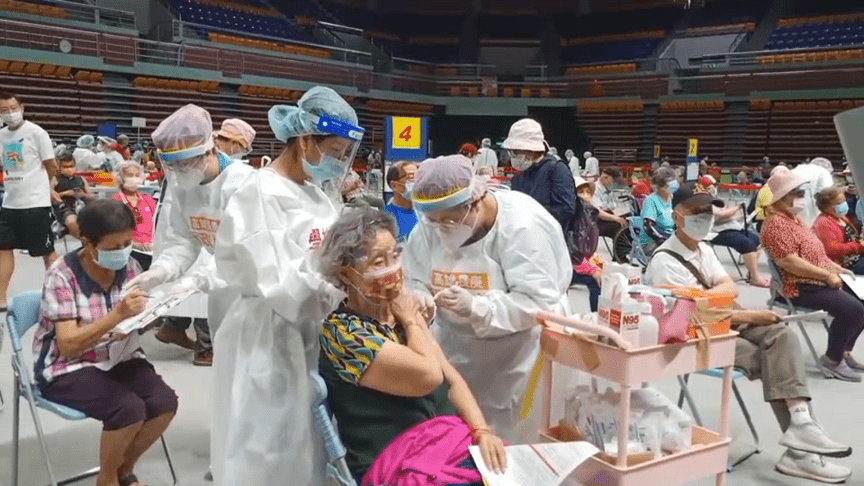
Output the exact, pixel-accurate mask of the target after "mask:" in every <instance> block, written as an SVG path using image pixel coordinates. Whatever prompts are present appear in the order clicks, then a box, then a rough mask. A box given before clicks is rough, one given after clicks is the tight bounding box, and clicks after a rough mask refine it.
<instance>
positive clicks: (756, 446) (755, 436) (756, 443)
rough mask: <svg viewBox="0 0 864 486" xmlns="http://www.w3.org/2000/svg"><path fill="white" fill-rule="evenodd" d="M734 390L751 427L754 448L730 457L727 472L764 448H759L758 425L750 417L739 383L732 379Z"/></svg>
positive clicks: (748, 425) (745, 418)
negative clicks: (735, 456)
mask: <svg viewBox="0 0 864 486" xmlns="http://www.w3.org/2000/svg"><path fill="white" fill-rule="evenodd" d="M732 392H733V393H735V399H736V400H737V401H738V406H739V407H740V408H741V413H742V414H744V420H745V421H746V422H747V427H749V428H750V434H751V435H753V442H754V446H753V450H751V451H750V452H748V453H746V454H743V455H741V457H739V458H737V459H735V460H733V459H732V458H731V457H730V458H729V463H728V465H727V467H726V472H732V471H733V470H734V469H735V468H736V467H737V466H738V465H739V464H741V463H742V462H744V461H746V460H747V459H750V458H751V457H752V456H753V455H755V454H759V453H760V452H762V450H761V449H760V448H759V434H758V433H757V432H756V427H755V426H754V425H753V419H752V418H751V417H750V412H749V411H748V410H747V406H746V405H745V404H744V399H743V398H742V397H741V392H740V391H738V385H737V384H735V380H733V381H732Z"/></svg>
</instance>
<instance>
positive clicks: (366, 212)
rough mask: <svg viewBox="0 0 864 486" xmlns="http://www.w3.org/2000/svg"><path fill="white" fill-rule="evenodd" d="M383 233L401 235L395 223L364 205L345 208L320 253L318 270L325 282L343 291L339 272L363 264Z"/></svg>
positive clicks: (390, 218) (387, 216)
mask: <svg viewBox="0 0 864 486" xmlns="http://www.w3.org/2000/svg"><path fill="white" fill-rule="evenodd" d="M381 230H385V231H389V232H390V234H392V235H393V237H394V238H396V237H397V235H398V234H399V232H398V230H397V228H396V219H395V218H393V216H391V215H390V214H388V213H385V212H384V211H379V210H378V209H375V208H372V207H371V206H368V205H365V204H364V205H361V206H356V207H346V208H345V209H344V210H343V212H342V215H341V216H339V219H337V220H336V222H335V223H333V226H331V227H330V229H329V230H328V231H327V236H325V237H324V242H323V243H322V244H321V247H320V248H319V249H318V263H319V268H320V271H321V274H322V275H323V276H324V278H326V279H327V280H328V281H329V282H330V283H332V284H333V285H335V286H337V287H338V288H340V289H343V290H344V287H345V286H344V284H343V283H342V281H341V280H339V275H338V271H339V268H340V267H344V266H347V265H353V264H355V263H357V262H359V261H361V260H362V259H363V258H364V257H365V256H366V252H367V251H368V248H369V243H370V242H371V241H372V239H373V238H374V237H375V235H377V234H378V232H379V231H381Z"/></svg>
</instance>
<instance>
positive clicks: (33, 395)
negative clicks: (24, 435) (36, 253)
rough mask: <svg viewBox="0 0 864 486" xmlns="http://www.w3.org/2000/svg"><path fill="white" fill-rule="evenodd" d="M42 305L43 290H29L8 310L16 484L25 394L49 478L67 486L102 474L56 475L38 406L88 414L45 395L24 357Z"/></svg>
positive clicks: (67, 414) (74, 415)
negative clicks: (24, 344)
mask: <svg viewBox="0 0 864 486" xmlns="http://www.w3.org/2000/svg"><path fill="white" fill-rule="evenodd" d="M41 304H42V291H41V290H28V291H26V292H22V293H20V294H18V295H16V296H15V297H13V298H12V301H11V302H10V303H9V311H8V312H7V313H6V328H7V329H8V330H9V337H10V338H11V340H12V371H13V372H14V375H15V385H14V386H15V388H14V396H13V402H12V406H13V418H12V481H11V484H12V486H18V453H19V450H18V449H19V429H20V409H19V405H20V398H21V397H22V395H23V398H24V399H25V400H26V401H27V403H28V404H29V406H30V414H31V415H32V416H33V424H34V425H35V426H36V435H37V436H38V438H39V447H41V448H42V457H43V458H44V459H45V467H46V468H47V469H48V477H50V478H51V486H63V485H65V484H70V483H74V482H77V481H80V480H82V479H85V478H89V477H92V476H95V475H97V474H99V468H98V467H95V468H93V469H90V470H87V471H84V472H82V473H79V474H77V475H75V476H73V477H70V478H68V479H63V480H61V481H57V479H56V477H55V476H54V470H53V468H52V467H51V458H50V456H49V455H48V443H47V441H46V440H45V433H44V432H43V430H42V421H41V420H40V419H39V412H38V411H37V408H41V409H43V410H47V411H49V412H51V413H53V414H55V415H58V416H60V417H62V418H64V419H66V420H84V419H86V418H87V416H86V415H84V414H83V413H82V412H79V411H78V410H74V409H72V408H69V407H66V406H63V405H60V404H59V403H54V402H52V401H50V400H47V399H45V398H44V397H42V394H41V392H40V391H39V388H38V387H37V386H36V385H35V384H34V383H33V380H32V378H31V376H30V368H29V366H28V365H27V363H26V362H25V360H24V355H23V351H22V347H21V337H22V336H23V335H24V333H26V332H27V331H28V330H29V329H30V328H32V327H33V326H34V325H36V323H37V322H39V307H40V305H41ZM161 440H162V449H163V450H164V451H165V459H166V460H167V461H168V468H169V469H170V470H171V477H172V479H173V480H174V482H173V483H172V484H173V485H174V486H177V485H178V484H180V482H179V481H178V480H177V474H176V473H175V472H174V464H173V463H172V462H171V453H170V452H169V451H168V444H166V443H165V437H162V438H161Z"/></svg>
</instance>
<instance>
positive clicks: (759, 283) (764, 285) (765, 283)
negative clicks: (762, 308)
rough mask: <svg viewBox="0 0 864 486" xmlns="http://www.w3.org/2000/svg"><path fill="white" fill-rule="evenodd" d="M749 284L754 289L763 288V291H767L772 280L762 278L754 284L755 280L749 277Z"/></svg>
mask: <svg viewBox="0 0 864 486" xmlns="http://www.w3.org/2000/svg"><path fill="white" fill-rule="evenodd" d="M747 283H749V284H750V285H752V286H753V287H761V288H763V289H767V288H768V287H770V286H771V279H767V278H761V279H759V280H757V281H755V282H754V281H753V278H750V277H749V276H748V278H747Z"/></svg>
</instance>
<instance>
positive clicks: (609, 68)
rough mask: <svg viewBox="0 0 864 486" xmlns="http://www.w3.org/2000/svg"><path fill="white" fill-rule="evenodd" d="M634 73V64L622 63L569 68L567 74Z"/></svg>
mask: <svg viewBox="0 0 864 486" xmlns="http://www.w3.org/2000/svg"><path fill="white" fill-rule="evenodd" d="M635 71H636V63H635V62H624V63H618V64H598V65H594V66H570V67H568V68H567V74H572V75H583V74H605V73H632V72H635Z"/></svg>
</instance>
